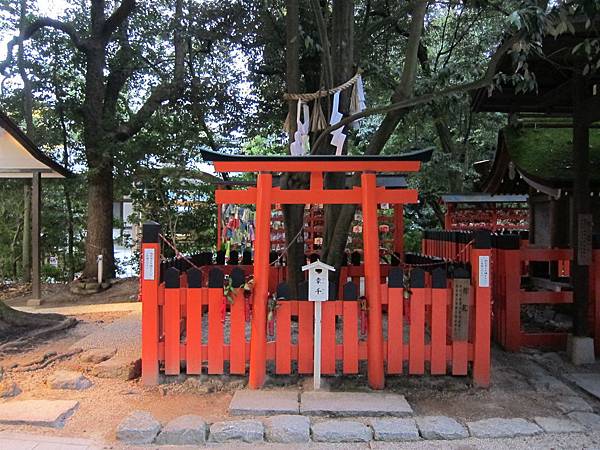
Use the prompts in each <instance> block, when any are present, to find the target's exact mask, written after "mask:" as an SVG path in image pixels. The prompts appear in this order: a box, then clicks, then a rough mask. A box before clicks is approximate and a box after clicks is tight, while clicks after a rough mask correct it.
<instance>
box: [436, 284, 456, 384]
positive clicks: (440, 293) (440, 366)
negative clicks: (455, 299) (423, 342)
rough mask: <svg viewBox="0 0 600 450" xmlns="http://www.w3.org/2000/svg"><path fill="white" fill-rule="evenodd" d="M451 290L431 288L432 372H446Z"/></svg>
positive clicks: (443, 373)
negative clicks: (448, 309) (448, 311)
mask: <svg viewBox="0 0 600 450" xmlns="http://www.w3.org/2000/svg"><path fill="white" fill-rule="evenodd" d="M451 292H452V291H451V290H450V289H448V288H446V289H432V290H431V374H432V375H445V374H446V328H447V317H446V312H447V308H448V298H449V297H450V296H451Z"/></svg>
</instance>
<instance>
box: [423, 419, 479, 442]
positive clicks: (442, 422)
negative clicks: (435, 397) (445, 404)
mask: <svg viewBox="0 0 600 450" xmlns="http://www.w3.org/2000/svg"><path fill="white" fill-rule="evenodd" d="M416 421H417V426H418V427H419V432H420V433H421V436H423V437H424V438H425V439H464V438H467V437H469V433H468V431H467V429H466V428H465V427H464V426H462V425H461V424H460V423H458V422H457V421H456V420H454V419H452V418H450V417H446V416H423V417H417V418H416Z"/></svg>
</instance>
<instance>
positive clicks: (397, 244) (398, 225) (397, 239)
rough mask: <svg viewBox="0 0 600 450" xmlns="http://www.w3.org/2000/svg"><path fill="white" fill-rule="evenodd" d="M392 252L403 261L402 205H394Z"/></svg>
mask: <svg viewBox="0 0 600 450" xmlns="http://www.w3.org/2000/svg"><path fill="white" fill-rule="evenodd" d="M394 252H396V253H398V254H399V255H400V257H401V258H402V260H404V205H403V204H401V203H395V204H394Z"/></svg>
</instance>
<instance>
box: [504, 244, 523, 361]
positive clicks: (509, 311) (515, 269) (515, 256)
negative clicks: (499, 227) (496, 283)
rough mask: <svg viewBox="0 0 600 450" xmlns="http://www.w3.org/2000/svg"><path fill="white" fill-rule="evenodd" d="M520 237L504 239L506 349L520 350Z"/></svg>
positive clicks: (510, 350) (511, 350)
mask: <svg viewBox="0 0 600 450" xmlns="http://www.w3.org/2000/svg"><path fill="white" fill-rule="evenodd" d="M519 247H520V245H519V237H518V236H507V237H506V238H505V239H503V240H502V250H501V251H502V252H503V253H504V270H505V272H504V280H505V282H504V283H505V284H504V292H503V294H504V298H503V301H504V304H505V311H506V334H505V342H506V344H505V350H508V351H509V352H518V351H519V350H520V348H521V295H520V292H521V257H520V251H519Z"/></svg>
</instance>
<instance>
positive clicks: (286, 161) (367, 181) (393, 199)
mask: <svg viewBox="0 0 600 450" xmlns="http://www.w3.org/2000/svg"><path fill="white" fill-rule="evenodd" d="M431 152H432V150H431V149H428V150H423V151H417V152H411V153H406V154H403V155H394V156H333V155H309V156H301V157H294V156H233V155H225V154H222V153H216V152H211V151H203V152H202V157H203V159H204V161H212V162H213V164H214V166H215V170H216V171H217V172H258V180H257V185H256V187H250V188H248V189H246V190H233V191H231V190H218V191H216V193H215V201H216V203H217V205H220V204H228V203H229V204H231V203H238V204H255V205H256V224H255V228H256V230H255V231H256V240H255V250H254V280H255V281H254V294H253V297H254V302H253V314H252V329H251V341H250V374H249V375H250V377H249V387H250V388H251V389H257V388H260V387H261V386H262V385H263V383H264V380H265V375H266V347H267V346H266V344H267V335H266V325H267V324H266V317H267V296H268V274H269V250H270V242H269V241H270V220H271V207H272V204H273V203H280V204H311V203H320V204H360V205H361V207H362V211H363V222H364V223H363V242H364V249H363V251H364V266H365V287H366V292H365V293H366V296H367V299H368V307H369V315H368V317H369V318H368V323H369V325H368V326H369V332H368V337H367V347H368V350H367V354H368V378H369V385H370V387H371V388H373V389H383V387H384V353H383V328H382V310H381V293H380V276H381V273H380V267H379V235H378V224H377V205H378V204H380V203H389V204H392V205H397V204H405V203H417V202H418V196H417V191H416V190H414V189H400V190H398V189H393V190H392V189H390V190H388V189H386V188H385V187H377V184H376V173H377V172H417V171H418V170H419V169H420V166H421V161H427V160H429V158H430V156H431ZM274 172H275V173H277V172H309V173H310V187H309V188H308V189H301V190H283V189H281V188H279V187H273V186H272V174H273V173H274ZM324 172H355V173H360V179H361V185H360V186H355V187H353V188H351V189H335V190H334V189H325V188H324V186H323V173H324Z"/></svg>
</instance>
